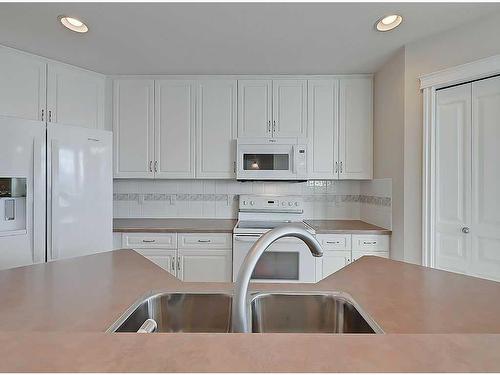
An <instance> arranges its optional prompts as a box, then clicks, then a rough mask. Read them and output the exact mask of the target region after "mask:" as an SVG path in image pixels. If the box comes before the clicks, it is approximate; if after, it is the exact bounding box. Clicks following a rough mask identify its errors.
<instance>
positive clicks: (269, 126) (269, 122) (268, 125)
mask: <svg viewBox="0 0 500 375" xmlns="http://www.w3.org/2000/svg"><path fill="white" fill-rule="evenodd" d="M267 132H268V133H271V120H268V121H267Z"/></svg>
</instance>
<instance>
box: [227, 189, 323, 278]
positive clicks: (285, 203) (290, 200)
mask: <svg viewBox="0 0 500 375" xmlns="http://www.w3.org/2000/svg"><path fill="white" fill-rule="evenodd" d="M303 206H304V202H303V200H302V198H301V197H297V196H281V195H240V201H239V210H238V222H237V223H236V226H235V227H234V229H233V281H236V278H237V277H238V272H239V269H240V267H241V265H242V263H243V260H244V259H245V257H246V255H247V253H248V251H249V250H250V248H251V247H252V246H253V244H254V243H255V241H257V239H258V238H259V237H260V236H261V235H262V234H264V233H266V232H267V231H269V230H271V229H273V228H275V227H277V226H279V225H283V224H285V223H291V222H294V223H295V222H301V223H303V219H304V207H303ZM303 224H304V226H305V227H306V229H307V230H308V231H310V232H311V233H313V234H314V230H313V229H312V228H311V227H309V226H308V225H307V224H305V223H303ZM316 262H317V260H316V258H314V257H313V256H312V255H311V252H310V251H309V249H308V248H307V246H306V245H305V244H304V243H303V242H302V241H301V240H299V239H297V238H282V239H279V240H278V241H276V242H275V243H274V244H272V245H271V246H270V247H269V248H268V249H267V250H266V251H265V252H264V254H263V255H262V257H261V258H260V260H259V262H258V263H257V265H256V267H255V270H254V273H253V276H252V280H255V281H259V282H301V283H309V282H311V283H312V282H315V281H316Z"/></svg>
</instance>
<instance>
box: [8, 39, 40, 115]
mask: <svg viewBox="0 0 500 375" xmlns="http://www.w3.org/2000/svg"><path fill="white" fill-rule="evenodd" d="M46 68H47V65H46V62H45V61H44V60H43V59H41V58H37V57H36V56H32V55H28V54H24V53H22V52H17V51H15V50H12V49H10V48H6V47H0V115H2V116H9V117H17V118H20V119H25V120H34V121H44V120H45V92H46V79H45V77H46ZM42 111H43V113H42ZM42 116H43V118H42Z"/></svg>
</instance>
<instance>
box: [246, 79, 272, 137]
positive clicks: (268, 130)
mask: <svg viewBox="0 0 500 375" xmlns="http://www.w3.org/2000/svg"><path fill="white" fill-rule="evenodd" d="M272 85H273V82H272V81H271V80H261V79H250V80H238V137H271V136H272V124H271V123H272Z"/></svg>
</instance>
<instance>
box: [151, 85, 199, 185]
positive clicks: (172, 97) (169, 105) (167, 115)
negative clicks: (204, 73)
mask: <svg viewBox="0 0 500 375" xmlns="http://www.w3.org/2000/svg"><path fill="white" fill-rule="evenodd" d="M155 102H156V105H155V167H154V169H155V176H156V177H157V178H194V175H195V174H194V171H195V163H194V147H195V144H194V133H195V88H194V82H193V81H190V80H158V81H155Z"/></svg>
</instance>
